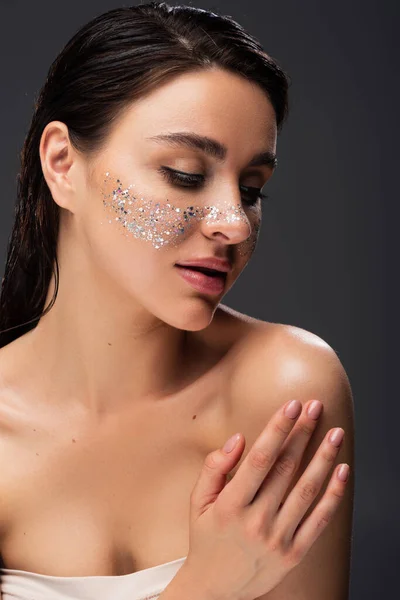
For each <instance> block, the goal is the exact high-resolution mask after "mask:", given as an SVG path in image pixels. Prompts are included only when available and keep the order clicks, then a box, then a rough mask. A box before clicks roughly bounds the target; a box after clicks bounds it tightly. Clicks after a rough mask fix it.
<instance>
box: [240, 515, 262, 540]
mask: <svg viewBox="0 0 400 600" xmlns="http://www.w3.org/2000/svg"><path fill="white" fill-rule="evenodd" d="M264 521H265V519H263V518H262V515H261V514H257V513H253V514H252V515H251V518H249V519H247V521H246V522H245V524H244V529H245V534H246V537H247V539H249V540H253V541H255V540H260V539H262V538H264V529H265V522H264Z"/></svg>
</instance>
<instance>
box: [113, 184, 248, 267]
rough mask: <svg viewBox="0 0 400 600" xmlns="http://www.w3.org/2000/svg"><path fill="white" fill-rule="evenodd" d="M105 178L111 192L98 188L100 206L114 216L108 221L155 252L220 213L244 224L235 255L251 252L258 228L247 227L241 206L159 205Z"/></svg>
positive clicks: (176, 242) (227, 220)
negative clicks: (246, 232) (244, 232)
mask: <svg viewBox="0 0 400 600" xmlns="http://www.w3.org/2000/svg"><path fill="white" fill-rule="evenodd" d="M105 175H106V178H105V179H104V183H105V184H109V183H111V184H112V185H113V189H112V193H106V189H105V186H104V188H102V196H103V205H104V208H105V209H106V210H107V211H108V212H111V213H114V214H116V215H117V216H116V217H114V219H109V220H108V222H109V223H113V222H114V221H115V222H117V223H118V224H120V225H121V226H122V227H123V231H125V230H126V231H127V232H128V233H126V234H125V235H126V236H128V235H129V233H130V234H132V235H133V236H134V237H135V238H138V239H142V240H144V241H147V242H151V243H152V245H153V247H154V248H156V249H159V248H162V247H164V246H167V245H176V244H178V243H179V242H180V241H181V238H182V235H184V234H185V233H187V232H189V231H190V230H191V229H192V227H193V225H194V224H195V223H197V222H199V221H202V220H205V221H206V223H208V224H209V223H211V222H215V221H216V220H219V218H220V216H221V214H223V219H224V220H225V221H226V222H228V223H233V222H235V221H244V222H246V224H247V226H248V227H249V236H248V238H247V239H246V240H245V241H244V242H242V243H240V244H238V246H239V252H240V253H243V254H242V255H243V256H246V255H248V254H249V253H250V254H251V253H252V252H253V250H254V248H255V244H256V241H257V236H258V229H257V227H253V228H252V227H251V225H250V223H249V220H248V218H247V215H246V213H245V211H244V210H243V207H242V205H241V203H239V204H237V205H231V206H228V207H227V210H226V211H223V212H222V211H221V210H219V209H218V207H216V206H205V207H201V206H187V207H186V208H185V209H182V208H180V207H176V206H174V205H173V204H171V203H170V202H168V200H167V202H166V203H165V204H163V205H162V204H161V203H160V202H155V201H153V200H148V199H145V198H143V197H141V196H134V195H132V193H131V192H130V190H131V188H133V187H134V184H131V185H130V186H128V187H127V188H125V189H124V188H123V185H122V182H121V180H120V179H116V180H113V179H112V178H111V177H110V173H109V172H107V173H105ZM113 182H115V183H113Z"/></svg>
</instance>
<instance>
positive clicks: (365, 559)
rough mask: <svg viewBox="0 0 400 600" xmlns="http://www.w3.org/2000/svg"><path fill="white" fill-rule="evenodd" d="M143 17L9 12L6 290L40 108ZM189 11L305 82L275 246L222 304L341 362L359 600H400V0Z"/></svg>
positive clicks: (267, 241) (3, 150)
mask: <svg viewBox="0 0 400 600" xmlns="http://www.w3.org/2000/svg"><path fill="white" fill-rule="evenodd" d="M176 3H177V2H174V1H173V0H172V1H171V4H176ZM187 3H188V4H189V3H190V2H187ZM129 4H130V3H129V2H128V3H126V2H125V3H121V2H119V1H117V0H115V1H111V0H108V1H105V0H86V1H85V2H82V1H79V2H77V1H76V0H74V1H73V0H69V1H68V2H65V3H59V2H54V1H53V0H41V1H36V2H31V1H28V0H20V1H18V0H0V8H1V36H0V50H1V51H0V73H1V83H0V86H1V88H0V89H1V109H0V131H1V144H0V156H1V168H0V184H1V190H2V192H1V199H0V264H1V270H0V276H1V277H2V276H3V272H4V270H3V269H4V267H3V266H4V262H5V250H6V243H7V238H8V236H9V233H10V229H11V223H12V217H13V206H14V198H15V190H16V184H15V179H16V174H17V172H18V168H19V152H20V148H21V146H22V143H23V140H24V137H25V134H26V132H27V129H28V126H29V123H30V119H31V115H32V111H33V102H34V97H35V95H36V94H37V92H38V91H39V89H40V87H41V85H42V84H43V82H44V80H45V76H46V73H47V70H48V68H49V66H50V63H51V62H52V61H53V59H54V58H55V56H56V55H57V54H58V52H59V51H60V50H61V49H62V47H63V46H64V44H65V43H66V42H67V41H68V40H69V38H70V37H71V36H72V35H73V34H74V33H75V31H76V30H77V29H78V28H79V27H80V26H81V25H83V24H84V23H86V22H87V21H89V20H90V19H92V18H93V17H95V16H96V15H98V14H101V13H102V12H105V11H106V10H108V9H111V8H115V7H118V6H123V5H125V6H127V5H129ZM132 4H135V3H134V2H133V3H132ZM191 4H193V5H195V6H198V7H201V8H211V9H215V10H216V11H218V12H222V13H227V14H230V15H232V16H233V17H234V18H235V19H236V20H238V21H239V22H240V23H241V24H242V25H244V26H245V27H247V28H248V29H249V30H250V31H251V32H252V33H253V34H255V35H256V36H257V37H258V38H259V39H260V40H261V42H262V43H263V45H264V47H265V49H266V51H267V52H268V53H269V54H271V55H272V56H273V57H275V58H276V59H278V61H279V62H280V64H281V66H282V67H283V68H284V69H285V70H286V71H287V72H288V73H289V75H290V76H291V78H292V86H291V88H290V102H291V114H290V117H289V121H288V122H287V123H286V125H285V126H284V129H283V132H282V134H281V135H280V137H279V138H278V147H277V150H278V157H279V166H278V169H277V171H276V172H275V174H274V177H273V178H272V181H271V182H270V184H269V186H270V187H269V193H270V196H271V201H270V204H269V206H268V210H265V212H264V216H263V225H262V230H261V231H262V233H261V239H260V241H259V244H258V247H257V250H256V253H255V255H254V257H253V259H252V261H251V262H250V264H249V265H248V267H247V268H246V270H245V271H244V272H243V274H242V275H241V277H240V279H239V280H238V282H237V283H236V285H235V286H234V288H233V289H232V290H231V291H230V292H229V294H228V295H227V296H225V298H224V299H223V303H225V304H228V305H229V306H232V307H233V308H235V309H237V310H240V311H242V312H245V313H247V314H250V315H252V316H255V317H258V318H261V319H265V320H268V321H276V322H280V323H290V324H293V325H297V326H299V327H303V328H305V329H307V330H309V331H312V332H314V333H316V334H317V335H319V336H321V337H322V338H323V339H325V340H326V341H327V342H328V343H329V344H330V345H331V346H332V347H333V348H334V349H335V350H336V352H337V353H338V355H339V357H340V359H341V361H342V363H343V365H344V367H345V369H346V371H347V373H348V375H349V378H350V381H351V384H352V389H353V394H354V402H355V416H356V463H355V465H354V467H355V470H356V495H355V514H354V537H353V559H352V569H351V600H361V599H362V600H367V599H370V598H371V599H375V598H382V597H383V596H384V597H385V598H386V597H387V598H395V597H399V591H398V585H399V584H398V582H397V581H396V577H395V575H396V567H398V559H399V556H400V552H399V547H400V543H399V540H400V517H399V514H398V511H397V507H398V505H399V499H400V495H399V481H398V477H397V475H398V473H399V463H400V460H399V458H400V453H399V451H398V441H397V437H398V436H396V434H397V432H398V426H397V418H398V416H399V408H398V393H397V387H396V388H395V379H396V383H397V377H396V376H397V369H398V366H397V365H398V361H397V359H398V357H399V352H398V349H397V343H396V342H397V339H398V326H397V319H396V316H397V315H395V309H397V307H398V305H399V304H398V299H399V297H398V289H397V286H396V284H395V279H396V275H397V262H398V261H397V257H398V256H399V252H398V250H399V249H398V237H399V236H398V217H399V209H398V201H399V193H398V189H399V184H398V182H397V181H395V177H396V175H397V173H398V171H399V162H398V160H397V159H398V158H399V153H398V151H397V146H398V143H397V138H398V135H399V131H400V130H399V127H398V124H399V117H398V107H399V93H398V92H399V84H398V72H399V68H398V60H397V59H398V54H397V50H398V47H396V43H395V33H396V29H398V26H399V20H398V17H399V12H400V11H399V8H398V3H397V2H395V1H393V2H389V1H386V2H383V3H382V2H381V3H378V2H377V1H372V0H367V1H365V2H361V1H357V2H351V1H350V2H345V1H336V2H334V3H331V2H316V1H312V0H305V1H296V0H290V1H281V2H279V1H278V2H277V1H275V2H272V1H265V2H263V3H261V2H258V1H249V0H246V1H244V0H241V1H237V2H231V1H229V2H228V1H226V0H219V1H218V2H217V3H209V2H204V1H198V2H192V3H191ZM395 142H396V144H395ZM321 600H323V599H321ZM338 600H339V599H338Z"/></svg>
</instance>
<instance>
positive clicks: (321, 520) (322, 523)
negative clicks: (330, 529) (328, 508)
mask: <svg viewBox="0 0 400 600" xmlns="http://www.w3.org/2000/svg"><path fill="white" fill-rule="evenodd" d="M331 519H332V515H331V514H330V513H328V512H323V513H322V514H320V515H318V517H317V529H323V528H324V527H326V526H327V525H328V523H330V521H331Z"/></svg>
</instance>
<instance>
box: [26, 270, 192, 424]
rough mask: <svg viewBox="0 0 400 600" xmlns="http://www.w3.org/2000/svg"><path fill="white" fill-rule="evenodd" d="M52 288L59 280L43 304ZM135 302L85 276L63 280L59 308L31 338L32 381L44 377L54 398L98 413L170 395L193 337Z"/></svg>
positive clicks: (51, 396) (41, 384)
mask: <svg viewBox="0 0 400 600" xmlns="http://www.w3.org/2000/svg"><path fill="white" fill-rule="evenodd" d="M83 279H85V281H84V282H83ZM79 281H80V282H81V285H80V283H79ZM105 287H106V286H105ZM108 287H110V286H108ZM53 289H54V282H52V283H51V285H50V287H49V293H48V297H47V300H46V303H45V306H47V305H48V304H49V302H50V299H51V297H52V295H53ZM133 304H134V303H133V302H126V300H125V303H124V302H123V301H121V298H119V299H117V298H116V297H115V295H113V292H112V291H110V290H108V291H107V293H105V291H104V287H102V288H101V289H100V288H99V286H98V285H97V284H96V283H95V282H93V281H90V280H89V281H88V279H86V277H85V278H81V279H80V280H79V279H78V280H77V283H75V282H74V284H73V285H72V284H69V285H66V284H64V282H63V280H62V277H61V275H60V282H59V289H58V294H57V298H56V301H55V304H54V306H53V307H52V308H51V310H50V311H49V313H48V314H46V315H45V316H43V317H42V318H41V319H40V321H39V323H38V325H37V326H36V328H35V329H34V330H33V331H31V332H29V334H27V335H28V336H29V338H30V339H29V343H30V344H31V352H30V353H29V354H30V356H32V357H33V362H32V363H31V364H30V366H29V374H30V375H29V374H28V377H29V379H30V381H32V379H33V380H35V373H36V374H40V384H39V385H40V390H41V393H43V392H42V389H43V386H44V393H45V394H46V393H47V394H48V395H49V399H50V398H52V399H54V398H56V399H57V401H58V399H60V401H61V402H65V401H68V400H69V399H71V400H73V401H74V402H75V403H76V402H78V403H79V404H81V405H83V407H84V408H85V409H87V410H88V411H89V412H91V413H93V414H96V415H98V416H100V415H101V414H107V413H111V412H114V411H117V410H120V409H123V408H125V407H127V406H128V405H131V404H132V403H133V402H135V401H140V402H142V401H147V400H151V399H157V398H160V397H162V396H166V395H168V394H170V393H172V392H173V391H174V388H176V389H177V388H178V387H179V385H180V383H181V382H182V379H183V376H184V372H185V369H184V357H187V337H188V334H189V333H190V332H187V331H185V330H181V329H177V328H174V327H172V326H170V325H168V324H166V323H165V322H163V321H160V320H159V319H157V318H155V317H154V315H150V314H149V313H148V312H147V311H145V310H144V309H143V307H138V306H137V307H135V306H133ZM116 307H117V308H116ZM27 341H28V340H27ZM52 401H53V402H54V400H52Z"/></svg>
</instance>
